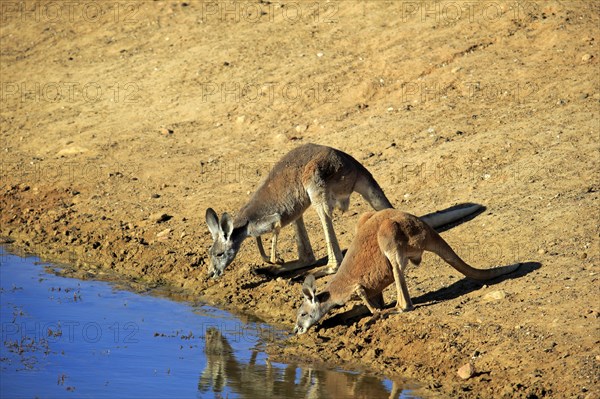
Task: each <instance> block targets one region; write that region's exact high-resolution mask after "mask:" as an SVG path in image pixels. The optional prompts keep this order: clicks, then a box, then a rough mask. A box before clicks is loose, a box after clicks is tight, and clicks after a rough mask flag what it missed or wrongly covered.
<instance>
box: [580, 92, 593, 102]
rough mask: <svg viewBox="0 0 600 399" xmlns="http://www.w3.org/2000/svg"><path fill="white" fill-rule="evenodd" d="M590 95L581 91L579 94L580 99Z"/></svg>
mask: <svg viewBox="0 0 600 399" xmlns="http://www.w3.org/2000/svg"><path fill="white" fill-rule="evenodd" d="M589 96H590V95H589V94H588V93H581V94H580V95H579V99H580V100H585V99H586V98H588V97H589Z"/></svg>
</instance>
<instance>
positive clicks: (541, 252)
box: [538, 248, 546, 255]
mask: <svg viewBox="0 0 600 399" xmlns="http://www.w3.org/2000/svg"><path fill="white" fill-rule="evenodd" d="M545 253H546V250H545V249H544V248H540V249H538V254H540V255H543V254H545Z"/></svg>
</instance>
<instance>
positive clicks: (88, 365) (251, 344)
mask: <svg viewBox="0 0 600 399" xmlns="http://www.w3.org/2000/svg"><path fill="white" fill-rule="evenodd" d="M37 261H39V259H37V258H32V257H29V258H19V257H16V256H14V255H11V254H8V253H6V252H4V250H3V248H2V247H1V246H0V327H1V332H0V335H1V337H0V338H1V339H0V398H4V397H7V398H17V397H19V398H34V397H43V398H63V397H73V398H93V399H103V398H106V399H112V398H144V399H145V398H152V399H158V398H190V397H198V398H201V399H204V398H214V397H223V398H225V397H226V398H253V399H254V398H260V399H263V398H264V399H267V398H300V397H302V398H336V399H337V398H353V397H357V398H361V397H362V398H373V399H376V398H388V397H389V396H390V391H392V390H393V389H392V388H393V386H392V382H391V381H389V380H381V381H380V380H379V379H377V378H376V377H371V376H367V375H358V374H350V373H343V372H335V371H326V370H315V369H314V368H311V367H303V368H302V367H298V366H296V365H285V364H281V363H272V364H271V363H270V362H269V361H268V359H267V358H266V354H265V352H264V345H265V344H266V342H272V341H273V340H278V339H280V338H282V337H281V335H283V334H281V333H280V332H279V331H278V330H276V329H274V328H273V327H271V326H268V325H265V324H264V323H261V322H260V321H258V320H254V319H249V318H247V317H243V316H241V317H235V316H234V315H232V314H230V313H228V312H224V311H221V310H219V309H216V308H212V307H209V306H206V305H203V304H198V305H197V306H193V305H190V304H189V303H178V302H173V301H170V300H167V299H165V298H162V297H155V296H151V295H138V294H134V293H132V292H128V291H123V290H120V289H116V288H115V287H114V285H111V284H108V283H102V282H98V281H91V280H85V281H84V280H77V279H72V278H64V277H60V276H57V275H55V274H51V273H47V272H46V271H45V268H44V266H42V265H40V264H37V263H36V262H37ZM47 267H48V268H49V270H54V266H52V265H47ZM160 294H161V295H165V294H166V292H160ZM199 374H200V377H199V376H198V375H199ZM406 395H407V392H402V393H401V397H402V398H406V397H407V396H406ZM391 396H392V397H397V395H396V394H395V393H394V394H393V395H391Z"/></svg>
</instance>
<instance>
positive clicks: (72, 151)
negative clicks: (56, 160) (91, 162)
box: [56, 146, 88, 157]
mask: <svg viewBox="0 0 600 399" xmlns="http://www.w3.org/2000/svg"><path fill="white" fill-rule="evenodd" d="M87 151H88V149H87V148H84V147H79V146H72V147H67V148H63V149H62V150H60V151H59V152H57V153H56V156H57V157H65V156H68V155H76V154H82V153H84V152H87Z"/></svg>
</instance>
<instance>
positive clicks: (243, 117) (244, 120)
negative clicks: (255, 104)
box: [235, 115, 246, 123]
mask: <svg viewBox="0 0 600 399" xmlns="http://www.w3.org/2000/svg"><path fill="white" fill-rule="evenodd" d="M235 122H236V123H244V122H246V115H240V116H238V117H237V118H236V119H235Z"/></svg>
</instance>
